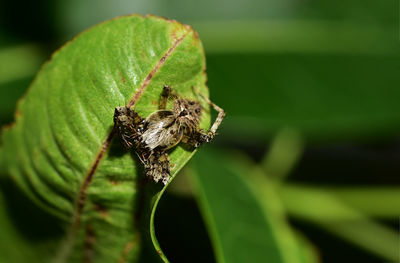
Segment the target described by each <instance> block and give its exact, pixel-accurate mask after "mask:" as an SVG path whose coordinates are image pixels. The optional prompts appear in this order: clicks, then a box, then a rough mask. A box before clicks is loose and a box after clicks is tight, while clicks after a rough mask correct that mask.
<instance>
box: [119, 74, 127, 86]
mask: <svg viewBox="0 0 400 263" xmlns="http://www.w3.org/2000/svg"><path fill="white" fill-rule="evenodd" d="M119 75H120V76H121V80H122V83H124V84H125V83H126V79H125V78H124V75H122V73H121V72H120V73H119Z"/></svg>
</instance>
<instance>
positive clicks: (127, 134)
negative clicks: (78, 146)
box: [114, 86, 225, 184]
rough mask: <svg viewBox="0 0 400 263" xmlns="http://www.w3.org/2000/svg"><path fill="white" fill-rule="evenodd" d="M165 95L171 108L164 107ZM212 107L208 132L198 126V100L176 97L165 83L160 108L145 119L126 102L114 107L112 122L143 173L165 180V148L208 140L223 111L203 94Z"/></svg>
mask: <svg viewBox="0 0 400 263" xmlns="http://www.w3.org/2000/svg"><path fill="white" fill-rule="evenodd" d="M169 98H173V99H174V106H173V108H172V110H166V109H165V108H166V104H167V101H168V99H169ZM203 99H205V100H206V101H207V103H209V104H210V105H212V106H213V108H214V109H215V110H217V111H218V117H217V119H216V120H215V122H214V124H213V125H212V127H211V129H210V130H209V131H208V132H204V131H203V130H201V129H200V128H199V123H200V118H201V114H202V111H203V108H202V106H201V104H200V103H199V102H198V101H192V100H188V99H184V98H179V96H178V95H177V94H175V92H174V91H172V89H171V88H170V87H168V86H164V89H163V92H162V94H161V100H160V103H159V108H160V110H158V111H156V112H153V113H152V114H150V115H149V116H148V117H147V118H146V119H143V118H141V117H140V116H139V114H138V113H137V112H136V111H135V110H133V109H132V108H129V107H127V106H124V107H117V108H115V113H114V126H115V129H116V130H117V133H118V134H119V137H120V138H121V141H122V143H123V145H124V146H125V147H126V148H127V149H131V148H135V150H136V154H137V155H138V157H139V159H140V160H141V162H142V163H143V165H144V168H145V174H146V175H147V176H149V177H151V178H152V179H153V180H154V181H156V182H158V181H160V180H161V181H162V182H163V183H164V184H166V183H167V182H168V181H169V178H170V170H169V166H170V164H169V157H168V154H167V150H169V149H171V148H172V147H174V146H176V145H177V144H178V143H180V142H183V143H186V144H189V145H191V146H193V147H195V148H197V147H199V146H200V145H201V144H203V143H206V142H210V141H211V140H212V139H213V138H214V136H215V133H216V130H217V128H218V126H219V125H220V124H221V122H222V119H223V118H224V116H225V112H224V111H223V110H222V109H221V108H220V107H218V106H217V105H215V104H214V103H212V102H211V101H209V100H208V99H206V98H204V97H203Z"/></svg>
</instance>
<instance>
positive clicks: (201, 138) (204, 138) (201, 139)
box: [193, 87, 225, 147]
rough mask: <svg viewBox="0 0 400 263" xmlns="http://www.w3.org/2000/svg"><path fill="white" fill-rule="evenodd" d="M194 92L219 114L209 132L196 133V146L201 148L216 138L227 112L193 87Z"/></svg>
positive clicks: (200, 131)
mask: <svg viewBox="0 0 400 263" xmlns="http://www.w3.org/2000/svg"><path fill="white" fill-rule="evenodd" d="M193 90H194V91H195V92H196V93H197V94H199V95H200V97H201V98H202V99H203V100H205V101H206V102H207V103H208V104H209V105H211V106H212V107H213V108H214V110H216V111H217V112H218V116H217V118H216V119H215V121H214V123H213V125H212V126H211V128H210V130H209V131H208V132H204V131H202V130H198V131H197V132H195V134H194V136H193V137H194V138H195V140H197V144H196V143H195V144H194V146H195V147H199V146H200V145H201V144H203V143H205V142H210V141H211V140H212V139H213V138H214V137H215V134H216V132H217V129H218V127H219V125H221V123H222V120H223V119H224V117H225V111H224V110H223V109H222V108H221V107H219V106H217V105H216V104H215V103H213V102H212V101H210V100H209V99H208V98H206V97H204V96H203V95H202V94H201V93H200V92H198V90H197V89H196V88H195V87H193Z"/></svg>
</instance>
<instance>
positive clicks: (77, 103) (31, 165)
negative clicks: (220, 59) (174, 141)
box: [0, 15, 210, 262]
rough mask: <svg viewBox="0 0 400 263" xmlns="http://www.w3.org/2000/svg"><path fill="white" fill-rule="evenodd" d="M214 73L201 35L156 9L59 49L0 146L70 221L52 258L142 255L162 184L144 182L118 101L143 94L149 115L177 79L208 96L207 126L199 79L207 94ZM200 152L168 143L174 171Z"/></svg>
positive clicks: (34, 195) (22, 179) (139, 105)
mask: <svg viewBox="0 0 400 263" xmlns="http://www.w3.org/2000/svg"><path fill="white" fill-rule="evenodd" d="M205 82H206V75H205V57H204V52H203V48H202V45H201V42H200V40H199V38H198V35H197V34H196V33H195V32H194V31H193V30H192V29H191V28H190V27H189V26H185V25H182V24H180V23H178V22H176V21H171V20H166V19H162V18H158V17H154V16H148V17H142V16H138V15H134V16H126V17H121V18H117V19H114V20H110V21H107V22H104V23H102V24H100V25H97V26H95V27H93V28H91V29H89V30H87V31H86V32H84V33H82V34H80V35H79V36H78V37H76V38H75V39H74V40H72V41H71V42H69V43H67V44H66V45H65V46H63V47H62V48H61V49H60V50H58V51H57V52H55V54H53V56H52V58H51V60H50V61H49V62H47V63H46V64H45V65H44V66H43V68H42V70H41V71H40V72H39V74H38V75H37V77H36V79H35V80H34V82H33V83H32V85H31V87H30V89H29V91H28V93H27V94H26V96H25V97H24V98H23V99H22V100H21V101H20V103H19V106H18V109H17V113H16V121H15V123H14V124H13V125H11V126H10V127H9V128H7V129H6V130H4V131H3V134H2V148H1V152H0V157H1V158H0V160H1V163H2V164H3V165H2V167H4V168H5V172H6V174H7V175H9V176H10V178H12V180H13V181H14V182H15V183H16V185H17V186H18V188H19V189H20V191H21V192H23V194H25V195H27V196H28V197H29V198H30V199H31V200H33V201H34V202H35V203H36V204H38V205H39V206H40V207H41V208H43V209H44V210H45V211H47V212H48V213H50V214H52V215H53V216H54V215H55V216H56V217H57V218H59V220H60V222H59V224H61V225H62V226H63V228H64V229H65V230H66V234H65V236H64V237H60V244H59V246H58V249H57V250H56V251H54V250H52V251H51V252H49V253H51V254H49V255H46V257H45V258H49V259H52V260H55V261H57V262H75V261H77V262H83V260H86V261H85V262H127V261H129V262H134V261H135V260H136V261H137V260H139V254H140V251H141V250H142V249H143V247H145V246H146V245H145V244H144V243H145V242H144V240H150V237H149V236H148V232H149V218H150V213H151V211H152V209H154V207H152V206H153V203H152V200H157V199H158V198H159V195H160V193H161V190H162V189H163V185H162V184H155V183H153V182H144V181H143V180H142V179H143V175H142V173H143V169H142V167H141V164H140V162H139V160H138V159H137V157H136V156H135V155H134V154H132V153H131V154H130V153H128V152H127V151H125V150H124V148H123V147H122V146H121V143H120V141H119V140H118V139H115V138H114V137H116V136H115V133H113V132H112V127H113V114H114V108H115V107H117V106H123V105H127V104H134V108H135V111H136V112H138V113H139V114H140V116H143V117H144V118H145V117H146V116H148V115H149V114H150V113H152V112H154V111H156V110H157V109H158V103H159V100H160V95H161V92H162V90H163V86H164V85H169V86H171V87H172V88H173V89H174V90H175V91H176V92H177V93H178V94H179V95H180V96H181V97H184V98H189V99H192V100H198V101H200V102H201V103H202V105H203V108H204V109H205V111H204V113H203V115H202V119H201V123H200V127H202V128H204V129H207V127H208V126H209V122H210V114H209V110H208V109H209V107H208V105H207V103H206V102H204V101H203V100H201V99H200V98H199V96H198V94H196V93H195V92H193V89H192V87H196V89H197V90H198V91H199V92H200V94H202V95H203V96H205V97H208V89H207V87H206V85H205ZM169 104H170V103H169ZM170 106H171V105H169V106H167V107H170ZM192 154H193V150H191V149H187V148H184V147H181V146H178V147H175V148H174V149H172V150H171V151H170V152H169V156H170V161H171V175H172V176H174V175H176V173H177V172H178V171H179V170H180V169H181V168H182V166H183V165H184V164H185V163H186V162H187V161H188V160H189V159H190V157H191V156H192ZM21 194H22V193H21ZM15 209H17V208H15ZM154 242H156V241H154ZM161 253H162V252H161ZM0 254H1V250H0ZM154 255H156V256H157V257H158V255H157V254H156V252H155V251H154ZM141 257H143V253H142V254H141ZM141 260H143V258H142V259H141Z"/></svg>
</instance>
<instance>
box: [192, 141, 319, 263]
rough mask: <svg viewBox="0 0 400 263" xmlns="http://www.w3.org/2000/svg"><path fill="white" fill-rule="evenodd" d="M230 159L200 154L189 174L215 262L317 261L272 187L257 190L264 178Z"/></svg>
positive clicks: (245, 164)
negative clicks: (299, 238) (292, 226)
mask: <svg viewBox="0 0 400 263" xmlns="http://www.w3.org/2000/svg"><path fill="white" fill-rule="evenodd" d="M229 156H231V155H227V154H226V153H223V152H219V151H215V150H214V151H213V150H210V149H207V150H205V149H203V150H202V151H201V152H200V153H199V154H198V155H196V157H195V163H194V164H195V171H194V172H193V173H192V177H193V182H194V187H195V189H196V190H197V193H198V202H199V206H200V208H201V211H202V213H203V217H204V219H205V222H206V224H207V227H208V231H209V233H210V236H211V239H212V241H213V246H214V253H215V255H216V259H217V262H267V261H268V262H276V263H281V262H285V263H300V262H316V261H315V260H316V257H315V255H312V254H310V251H309V250H308V249H306V246H304V247H303V246H300V245H299V244H300V243H299V242H298V241H297V240H296V238H295V236H294V235H293V233H292V231H291V229H290V228H289V227H288V225H287V222H286V219H285V215H284V212H283V210H282V207H281V205H280V202H279V199H278V198H277V196H276V195H275V193H274V191H273V189H272V187H269V188H263V190H262V191H259V189H258V186H257V185H259V184H260V181H261V184H262V185H263V186H264V185H265V183H264V182H263V181H264V179H265V178H264V177H263V174H260V172H259V171H257V170H255V169H254V165H253V164H251V162H246V161H245V160H244V158H243V157H241V158H239V157H238V156H236V157H229ZM302 244H304V243H302Z"/></svg>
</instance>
